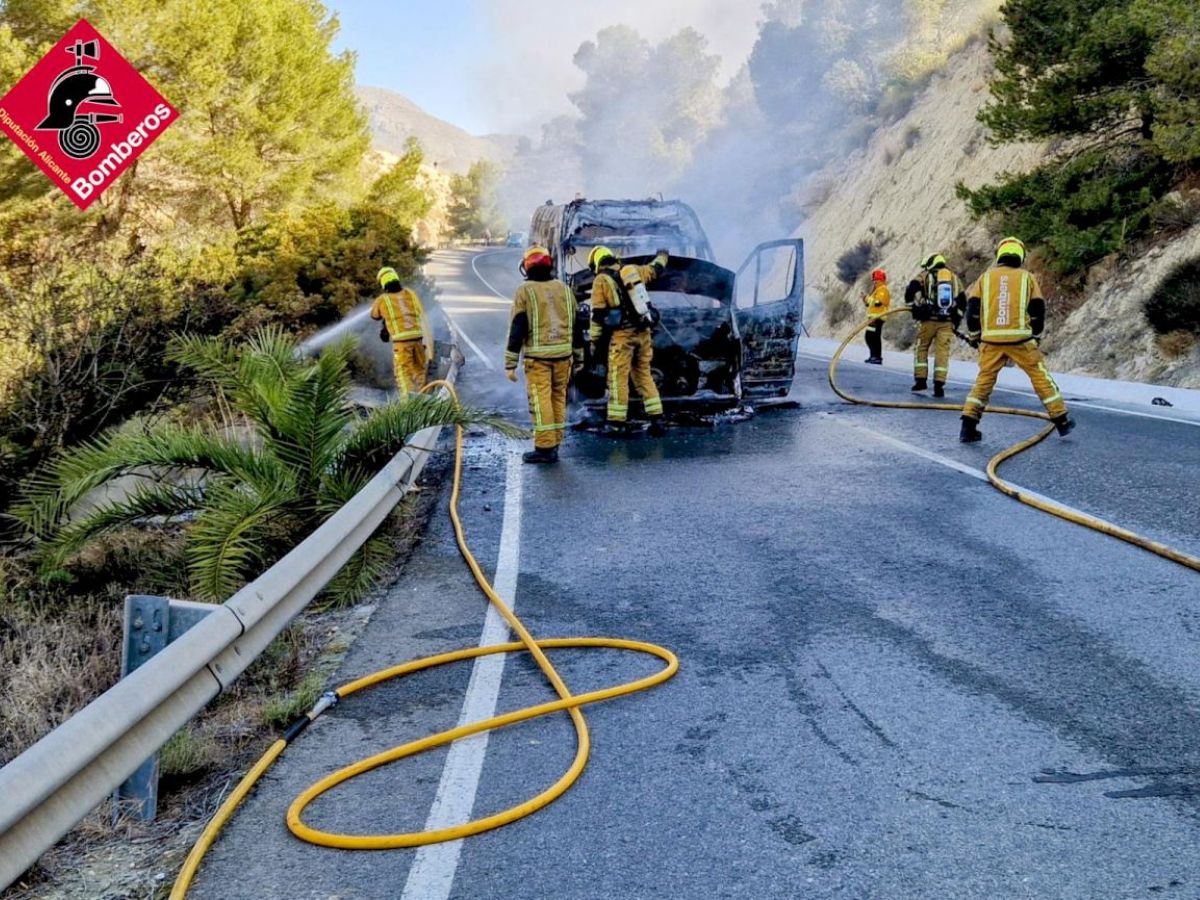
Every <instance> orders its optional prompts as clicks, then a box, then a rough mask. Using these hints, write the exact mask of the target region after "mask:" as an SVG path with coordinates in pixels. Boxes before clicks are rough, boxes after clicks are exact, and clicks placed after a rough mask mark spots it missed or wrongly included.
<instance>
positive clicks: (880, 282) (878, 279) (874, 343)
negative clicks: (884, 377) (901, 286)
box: [862, 269, 892, 366]
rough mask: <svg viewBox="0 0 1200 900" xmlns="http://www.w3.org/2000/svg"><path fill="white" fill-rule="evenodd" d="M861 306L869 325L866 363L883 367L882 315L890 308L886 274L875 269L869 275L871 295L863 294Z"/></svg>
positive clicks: (881, 270) (890, 295)
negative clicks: (863, 308) (869, 321)
mask: <svg viewBox="0 0 1200 900" xmlns="http://www.w3.org/2000/svg"><path fill="white" fill-rule="evenodd" d="M862 302H863V306H865V307H866V308H867V318H869V319H870V320H871V324H870V325H868V326H867V330H866V332H865V334H864V337H865V339H866V342H867V351H868V352H869V353H870V354H871V355H870V356H868V357H867V358H866V360H865V361H866V362H869V363H871V364H872V365H876V366H881V365H883V318H882V316H883V314H884V313H885V312H887V311H888V309H890V308H891V305H892V292H891V290H890V289H889V288H888V285H887V273H886V272H884V271H883V269H876V270H875V271H874V272H872V273H871V293H869V294H863V297H862Z"/></svg>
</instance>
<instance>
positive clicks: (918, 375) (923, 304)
mask: <svg viewBox="0 0 1200 900" xmlns="http://www.w3.org/2000/svg"><path fill="white" fill-rule="evenodd" d="M921 270H922V271H921V274H920V275H919V276H918V277H916V278H914V279H913V280H912V281H910V282H909V283H908V287H907V288H906V289H905V291H904V305H905V306H907V307H908V308H909V309H910V310H912V317H913V320H914V321H916V322H917V337H916V341H915V343H914V344H913V386H912V389H913V390H914V391H923V390H925V389H927V388H928V387H929V351H930V349H932V350H933V396H935V397H945V396H946V379H947V377H948V376H949V374H950V346H951V344H953V342H954V334H955V332H956V331H958V326H959V325H960V324H961V323H962V317H963V313H964V311H965V310H966V306H967V297H966V294H965V293H964V292H963V289H962V282H961V281H959V278H958V276H957V275H955V274H954V272H952V271H951V270H950V268H949V267H948V266H947V265H946V257H944V256H942V255H941V254H939V253H931V254H930V255H929V256H927V257H925V259H924V260H923V261H922V262H921Z"/></svg>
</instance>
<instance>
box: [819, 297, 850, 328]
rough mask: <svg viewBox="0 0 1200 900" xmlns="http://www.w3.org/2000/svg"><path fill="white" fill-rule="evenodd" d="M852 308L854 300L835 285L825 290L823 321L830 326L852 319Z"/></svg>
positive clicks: (834, 326) (835, 326)
mask: <svg viewBox="0 0 1200 900" xmlns="http://www.w3.org/2000/svg"><path fill="white" fill-rule="evenodd" d="M854 309H855V307H854V301H853V300H851V299H850V295H849V294H847V293H846V292H845V291H843V290H840V289H838V288H836V287H835V288H833V289H832V290H827V291H826V292H825V321H827V322H828V323H829V326H830V327H831V328H837V327H838V326H839V325H841V324H842V323H843V322H848V321H849V320H851V319H853V318H854Z"/></svg>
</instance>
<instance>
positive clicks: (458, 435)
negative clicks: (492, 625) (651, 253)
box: [171, 382, 679, 900]
mask: <svg viewBox="0 0 1200 900" xmlns="http://www.w3.org/2000/svg"><path fill="white" fill-rule="evenodd" d="M435 387H444V388H446V390H447V391H448V392H449V393H450V395H451V396H454V397H455V398H456V399H457V396H456V395H455V392H454V388H453V387H452V386H451V385H450V384H448V383H446V382H434V383H432V384H430V385H427V386H426V388H425V390H431V389H433V388H435ZM462 466H463V430H462V428H457V429H455V446H454V481H453V487H452V490H451V494H450V520H451V522H452V523H453V526H454V535H455V539H456V540H457V542H458V549H459V551H460V552H461V553H462V556H463V559H464V560H465V561H466V563H467V566H468V567H469V568H470V570H471V574H472V575H473V576H474V577H475V582H476V583H477V584H478V585H479V588H480V590H481V591H483V593H484V595H485V596H486V597H487V599H488V600H489V601H490V602H491V603H492V605H493V606H494V607H495V608H496V611H497V612H499V613H500V615H501V616H503V617H504V620H505V621H506V622H508V625H509V627H510V628H511V629H512V630H513V631H514V632H515V633H516V635H517V637H518V638H519V639H520V640H518V641H514V642H512V643H508V644H498V645H493V646H486V647H469V648H467V649H464V650H455V651H453V652H450V653H441V654H438V655H437V656H429V657H426V658H424V659H418V660H414V661H412V662H408V663H404V664H403V665H399V666H394V667H392V668H389V669H383V670H381V671H378V672H375V673H373V674H371V675H367V676H365V677H363V678H359V679H357V680H355V681H351V682H349V683H348V684H344V685H342V686H341V687H339V688H336V689H335V690H333V691H331V692H329V693H327V694H325V695H324V696H323V697H322V698H321V700H320V701H319V702H318V703H317V704H316V705H315V706H314V707H313V708H312V709H311V710H310V711H309V712H308V713H307V714H306V715H305V716H303V717H302V718H300V719H299V720H297V722H295V723H294V724H293V725H292V726H291V727H290V728H288V730H287V731H286V732H285V733H284V735H283V737H281V738H280V739H279V740H277V741H275V743H274V744H272V745H271V747H270V749H268V750H267V752H266V753H265V754H263V756H262V757H261V758H260V759H259V760H258V762H257V763H255V764H254V767H253V768H251V770H250V771H249V772H248V773H246V776H245V777H244V778H243V779H242V780H241V782H239V783H238V785H237V787H236V788H235V789H234V790H233V792H232V793H231V794H230V795H229V797H227V798H226V800H225V802H224V803H222V804H221V807H220V809H218V810H217V812H216V814H215V815H214V816H213V818H212V820H211V821H210V822H209V823H208V825H207V826H206V827H205V829H204V831H203V832H202V833H201V835H200V837H199V838H198V839H197V840H196V843H195V845H194V846H193V847H192V850H191V853H189V854H188V858H187V860H186V862H185V863H184V865H183V868H182V869H181V870H180V872H179V877H178V878H177V879H176V881H175V885H174V887H173V888H172V890H171V900H182V898H183V897H185V896H186V895H187V892H188V889H189V887H190V886H191V884H192V880H193V878H195V875H196V871H197V869H198V868H199V866H200V862H201V860H203V859H204V855H205V853H207V852H208V849H209V848H210V847H211V846H212V844H213V841H215V840H216V837H217V835H218V834H219V833H220V832H221V829H222V828H223V827H224V826H225V824H226V823H227V822H228V821H229V819H230V818H231V817H232V815H233V813H234V811H235V810H236V809H237V808H238V806H239V805H240V804H241V802H242V800H243V799H245V797H246V795H247V794H248V793H249V792H250V790H251V788H253V787H254V785H255V783H256V782H257V781H258V780H259V779H260V778H261V777H262V776H263V774H264V773H265V772H266V771H267V770H268V769H269V768H270V767H271V765H272V764H273V763H274V762H275V760H276V759H278V758H279V756H280V754H281V753H283V751H284V749H285V748H286V747H287V745H288V744H289V743H290V742H291V741H292V740H294V739H295V738H296V737H297V736H298V735H299V734H300V733H302V732H303V731H304V729H305V728H306V727H307V726H308V725H309V724H310V723H311V722H312V721H314V720H315V719H316V718H317V716H319V715H320V714H321V713H323V712H324V711H325V710H326V709H328V708H329V707H331V706H333V705H335V704H336V703H338V702H339V701H340V700H343V699H345V698H346V697H349V696H350V695H351V694H355V693H357V692H359V691H362V690H365V689H367V688H369V687H373V686H374V685H377V684H380V683H382V682H384V681H390V680H391V679H394V678H400V677H402V676H404V675H409V674H411V673H413V672H419V671H422V670H424V669H431V668H434V667H436V666H442V665H447V664H449V663H454V662H460V661H462V660H467V659H476V658H478V657H481V656H488V655H491V654H494V653H515V652H524V653H528V654H530V655H531V656H532V657H533V658H534V659H535V660H537V663H538V665H539V666H540V667H541V669H542V672H543V673H544V674H545V676H546V678H547V679H548V680H549V681H550V683H551V684H552V685H553V687H554V690H555V692H556V693H557V694H558V697H559V699H557V700H554V701H550V702H547V703H541V704H538V705H536V706H529V707H526V708H524V709H519V710H515V711H513V712H509V713H504V714H502V715H498V716H494V717H493V718H490V719H486V720H484V721H482V722H471V723H468V724H466V725H461V726H459V727H457V728H451V729H448V730H446V731H442V732H439V733H438V734H434V735H431V736H429V737H426V738H421V739H420V740H416V741H410V742H408V743H406V744H401V745H400V746H398V747H394V748H392V749H391V750H387V751H385V752H383V753H378V754H376V755H374V756H370V757H367V758H365V759H362V760H359V761H358V762H356V763H354V764H352V765H349V766H346V767H345V768H343V769H341V770H339V771H337V772H334V773H333V774H332V775H327V776H326V777H324V778H322V779H320V780H319V781H317V782H315V783H314V784H313V785H311V786H310V787H308V788H307V789H306V790H304V791H303V792H302V793H301V794H300V795H299V796H298V797H296V799H295V800H293V801H292V804H291V806H290V807H288V811H287V826H288V828H289V829H290V830H291V832H292V834H294V835H296V837H298V838H300V839H301V840H303V841H308V842H309V843H312V844H320V845H321V846H324V847H337V848H341V849H345V850H385V849H391V848H396V847H417V846H420V845H422V844H435V843H438V842H441V841H452V840H457V839H459V838H464V837H468V836H470V835H473V834H479V833H480V832H483V831H488V830H490V829H492V828H499V827H500V826H501V825H507V824H509V823H511V822H515V821H516V820H517V819H520V818H523V817H525V816H527V815H529V814H531V813H533V812H536V811H537V810H539V809H541V808H542V807H544V806H546V805H548V804H549V803H551V802H553V801H554V800H555V799H556V798H557V797H559V796H561V795H562V794H563V793H565V792H566V790H567V789H568V788H569V787H571V785H572V784H574V783H575V781H576V780H577V779H578V778H579V776H580V774H582V772H583V769H584V766H586V765H587V759H588V753H589V751H590V749H591V737H590V735H589V733H588V726H587V720H586V719H585V718H584V715H583V712H582V710H581V709H580V707H583V706H586V705H587V704H589V703H598V702H599V701H601V700H610V699H612V698H614V697H621V696H624V695H626V694H633V693H636V692H637V691H644V690H646V689H648V688H651V687H653V686H655V685H657V684H661V683H662V682H664V681H666V680H667V679H668V678H670V677H671V676H673V675H674V674H675V673H676V672H677V671H678V669H679V660H678V659H676V657H675V654H673V653H672V652H671V651H670V650H667V649H666V648H664V647H660V646H658V645H656V644H648V643H645V642H643V641H631V640H624V639H620V638H553V639H548V640H547V639H543V640H535V639H534V637H533V635H531V634H530V633H529V630H528V629H527V628H526V627H525V626H524V624H522V622H521V620H520V619H518V618H517V617H516V615H515V614H514V613H513V612H512V610H510V609H509V608H508V605H507V604H505V602H504V601H503V600H502V599H501V598H500V596H499V594H497V593H496V591H495V589H494V588H493V587H492V585H491V583H490V582H489V581H488V579H487V576H486V575H485V574H484V573H483V569H482V568H481V567H480V565H479V563H478V561H476V559H475V557H474V555H473V554H472V553H471V549H470V547H469V545H468V544H467V539H466V534H465V532H464V530H463V524H462V519H461V518H460V517H459V513H458V501H459V497H460V495H461V491H462ZM580 648H603V649H615V650H632V651H635V652H638V653H645V654H649V655H650V656H655V657H658V658H659V659H661V660H662V661H663V662H664V663H666V665H665V666H664V667H663V668H662V669H660V670H659V671H658V672H655V673H654V674H652V675H649V676H647V677H645V678H639V679H637V680H636V681H630V682H626V683H625V684H620V685H617V686H615V687H610V688H604V689H603V690H597V691H589V692H588V693H586V694H572V693H571V691H570V689H569V688H568V687H567V685H566V682H564V681H563V679H562V677H561V676H560V675H559V674H558V671H557V670H556V669H555V668H554V665H553V664H552V663H551V662H550V660H549V659H548V658H547V657H546V653H545V651H547V650H568V649H580ZM555 712H566V713H567V714H568V715H569V716H570V717H571V722H572V724H574V726H575V735H576V751H575V758H574V760H573V761H572V762H571V765H570V767H569V768H568V769H567V771H566V772H564V773H563V775H562V777H561V778H559V779H558V781H556V782H555V783H554V784H552V785H551V786H550V787H548V788H546V790H544V791H542V792H541V793H540V794H538V795H537V796H536V797H533V798H531V799H529V800H526V801H525V802H524V803H520V804H517V805H516V806H513V807H511V808H510V809H506V810H504V811H503V812H498V813H494V814H492V815H489V816H485V817H483V818H480V819H474V820H472V821H470V822H465V823H463V824H462V825H455V826H454V827H452V828H443V829H440V830H437V831H414V832H407V833H402V834H337V833H334V832H328V831H321V830H320V829H318V828H314V827H312V826H310V825H307V824H305V822H304V821H303V820H302V819H301V816H302V814H303V813H304V810H305V808H306V807H307V806H308V805H309V804H310V803H312V801H313V800H315V799H316V798H317V797H319V796H321V795H322V794H324V793H325V792H326V791H328V790H330V789H332V788H334V787H336V786H337V785H339V784H342V783H343V782H345V781H349V780H350V779H351V778H354V777H355V776H357V775H361V774H363V773H364V772H369V771H371V770H372V769H376V768H379V767H380V766H383V765H387V764H388V763H391V762H395V761H396V760H400V759H404V758H405V757H408V756H413V755H415V754H417V753H421V752H423V751H426V750H431V749H433V748H434V747H441V746H444V745H446V744H449V743H451V742H452V741H456V740H459V739H460V738H465V737H468V736H470V735H473V734H479V733H480V732H484V731H491V730H494V729H496V728H502V727H504V726H505V725H513V724H516V723H517V722H525V721H528V720H529V719H534V718H537V717H539V716H545V715H549V714H550V713H555Z"/></svg>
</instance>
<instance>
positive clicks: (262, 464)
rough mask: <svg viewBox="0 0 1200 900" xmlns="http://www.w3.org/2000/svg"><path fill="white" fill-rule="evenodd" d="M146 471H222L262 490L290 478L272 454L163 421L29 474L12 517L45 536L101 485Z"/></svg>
mask: <svg viewBox="0 0 1200 900" xmlns="http://www.w3.org/2000/svg"><path fill="white" fill-rule="evenodd" d="M146 470H152V471H154V472H155V473H156V474H158V475H159V476H165V477H172V475H173V473H179V472H181V471H189V470H200V471H202V472H215V473H223V474H228V475H233V476H236V477H238V478H241V479H243V480H244V481H246V482H248V483H249V484H252V485H255V486H256V487H259V488H264V487H266V486H268V485H273V484H278V483H279V482H280V481H282V480H283V479H284V478H285V477H286V476H287V471H286V469H285V468H284V467H283V466H282V464H281V463H280V462H279V461H278V460H275V459H273V458H271V457H270V456H269V455H267V454H264V453H260V452H258V451H256V450H255V449H253V448H248V447H243V446H241V445H240V444H238V443H237V442H236V441H234V440H232V439H230V438H228V437H224V436H221V435H213V434H208V433H206V432H203V431H201V430H199V429H196V428H186V427H182V426H179V425H173V424H163V425H159V426H158V427H156V428H154V429H153V430H151V431H148V432H143V431H137V430H133V429H117V430H113V431H109V432H106V433H105V434H103V435H101V436H100V437H99V438H96V439H95V440H92V441H88V442H86V443H83V444H80V445H79V446H78V447H75V448H73V449H72V450H70V451H68V452H66V453H64V454H63V455H62V456H60V457H59V458H58V459H57V460H56V461H55V462H54V463H53V464H51V465H50V466H49V467H48V468H47V469H44V470H42V471H41V472H39V473H37V474H36V475H34V476H33V477H32V478H30V479H29V480H28V482H27V483H26V487H25V489H24V491H23V495H22V500H21V502H20V503H19V504H18V505H17V506H16V507H15V508H14V510H13V515H14V516H15V517H16V518H18V519H19V520H20V521H21V522H23V523H24V524H25V525H26V527H27V528H28V529H29V530H30V532H32V533H33V534H34V535H37V536H45V535H46V534H47V533H48V532H49V531H50V530H52V529H53V528H55V527H57V526H58V525H60V524H61V523H62V522H63V520H64V519H65V518H66V517H67V516H68V515H69V513H70V511H71V509H72V508H73V507H75V505H76V504H78V503H79V501H80V500H82V499H83V498H84V497H86V496H87V495H88V494H89V493H91V492H92V491H93V490H95V489H96V488H97V487H99V486H101V485H103V484H106V483H108V482H111V481H113V480H115V479H118V478H122V477H124V476H126V475H128V474H130V473H131V472H137V471H146Z"/></svg>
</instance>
